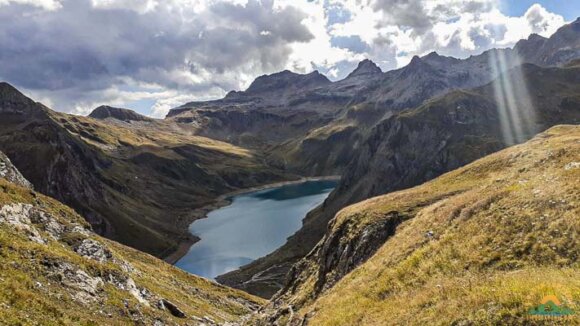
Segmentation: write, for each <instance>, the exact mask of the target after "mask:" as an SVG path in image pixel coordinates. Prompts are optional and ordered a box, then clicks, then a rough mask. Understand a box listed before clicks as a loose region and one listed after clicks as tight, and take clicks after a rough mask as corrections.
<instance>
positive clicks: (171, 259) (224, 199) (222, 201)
mask: <svg viewBox="0 0 580 326" xmlns="http://www.w3.org/2000/svg"><path fill="white" fill-rule="evenodd" d="M340 178H341V177H340V176H338V175H331V176H318V177H304V178H300V179H297V180H289V181H280V182H274V183H268V184H264V185H260V186H255V187H250V188H244V189H239V190H235V191H231V192H228V193H226V194H223V195H220V196H218V197H216V199H214V201H213V202H212V203H210V204H208V205H205V206H202V207H200V208H197V209H194V210H193V212H192V214H191V218H192V222H191V223H195V221H197V220H200V219H203V218H206V217H207V214H209V213H210V212H211V211H213V210H216V209H219V208H222V207H225V206H228V205H230V204H231V203H232V201H231V200H230V197H232V196H236V195H241V194H244V193H248V192H254V191H260V190H266V189H270V188H276V187H282V186H288V185H293V184H300V183H303V182H308V181H324V180H329V181H334V180H336V181H338V180H340ZM191 223H189V224H188V225H187V233H188V237H187V238H185V239H184V240H181V241H180V242H179V244H178V246H177V249H175V250H174V251H172V252H171V253H169V254H168V255H166V256H164V257H163V258H162V259H163V260H164V261H165V262H166V263H169V264H171V265H174V264H175V263H177V262H178V261H179V260H180V259H181V258H183V256H185V255H187V253H188V252H189V249H190V248H191V246H193V245H194V244H195V243H196V242H198V241H199V240H201V239H200V238H199V237H197V236H194V235H193V234H191V233H189V226H190V225H191Z"/></svg>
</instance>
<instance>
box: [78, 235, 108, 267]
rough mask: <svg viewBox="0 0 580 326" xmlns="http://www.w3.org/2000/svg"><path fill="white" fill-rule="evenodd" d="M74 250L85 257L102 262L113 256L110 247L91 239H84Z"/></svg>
mask: <svg viewBox="0 0 580 326" xmlns="http://www.w3.org/2000/svg"><path fill="white" fill-rule="evenodd" d="M73 250H74V251H75V252H76V253H77V254H79V255H81V256H83V257H87V258H90V259H94V260H96V261H98V262H101V263H104V262H106V261H107V260H109V259H110V258H111V257H112V255H111V252H110V251H109V249H107V248H105V247H103V246H102V245H101V244H100V243H98V242H97V241H94V240H91V239H84V240H83V241H81V243H80V244H78V245H76V246H75V247H74V248H73Z"/></svg>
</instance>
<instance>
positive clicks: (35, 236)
mask: <svg viewBox="0 0 580 326" xmlns="http://www.w3.org/2000/svg"><path fill="white" fill-rule="evenodd" d="M32 212H33V207H32V205H29V204H21V203H18V204H10V205H4V206H2V208H0V223H6V224H8V225H10V226H12V227H13V228H14V229H16V230H17V231H20V232H24V233H26V235H27V236H28V238H29V239H30V240H31V241H34V242H37V243H40V244H46V241H45V240H44V239H43V238H42V237H41V235H40V232H38V230H37V229H36V227H34V225H32V222H31V220H30V216H31V215H32V214H33V213H32Z"/></svg>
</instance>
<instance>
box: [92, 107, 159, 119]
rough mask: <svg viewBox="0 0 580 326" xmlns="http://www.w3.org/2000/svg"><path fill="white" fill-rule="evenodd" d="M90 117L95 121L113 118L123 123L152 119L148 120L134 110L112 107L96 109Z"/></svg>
mask: <svg viewBox="0 0 580 326" xmlns="http://www.w3.org/2000/svg"><path fill="white" fill-rule="evenodd" d="M89 117H91V118H94V119H99V120H103V119H107V118H113V119H117V120H121V121H151V120H152V119H151V118H148V117H146V116H144V115H141V114H139V113H137V112H135V111H133V110H129V109H121V108H115V107H112V106H107V105H101V106H99V107H98V108H96V109H94V110H93V112H91V114H89Z"/></svg>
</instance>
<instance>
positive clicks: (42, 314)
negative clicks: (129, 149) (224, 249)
mask: <svg viewBox="0 0 580 326" xmlns="http://www.w3.org/2000/svg"><path fill="white" fill-rule="evenodd" d="M0 281H1V282H0V307H1V309H0V324H2V325H133V324H135V325H200V324H205V325H210V324H213V322H218V323H222V322H227V321H237V320H239V319H240V318H241V317H242V316H244V315H246V314H248V313H250V312H252V310H253V309H256V308H257V307H258V306H259V305H260V304H261V303H262V302H261V301H260V299H257V298H254V297H252V296H250V295H247V294H245V293H243V292H239V291H235V290H232V289H228V288H226V287H223V286H221V285H218V284H215V283H213V282H210V281H208V280H205V279H202V278H199V277H195V276H193V275H190V274H187V273H185V272H183V271H181V270H179V269H177V268H174V267H173V266H170V265H168V264H166V263H164V262H162V261H160V260H159V259H157V258H154V257H152V256H150V255H148V254H144V253H142V252H139V251H137V250H134V249H131V248H128V247H126V246H123V245H120V244H118V243H116V242H113V241H110V240H106V239H103V238H101V237H99V236H97V235H95V234H94V233H93V232H92V231H90V227H89V226H88V224H87V223H86V222H85V221H84V219H83V218H82V217H80V216H79V215H77V214H76V213H75V212H74V211H73V210H72V209H70V208H69V207H67V206H65V205H63V204H61V203H59V202H57V201H56V200H54V199H52V198H49V197H45V196H43V195H41V194H39V193H37V192H35V191H32V190H30V189H28V188H25V187H22V186H17V185H15V184H13V183H10V182H8V181H7V180H6V179H3V178H0Z"/></svg>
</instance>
